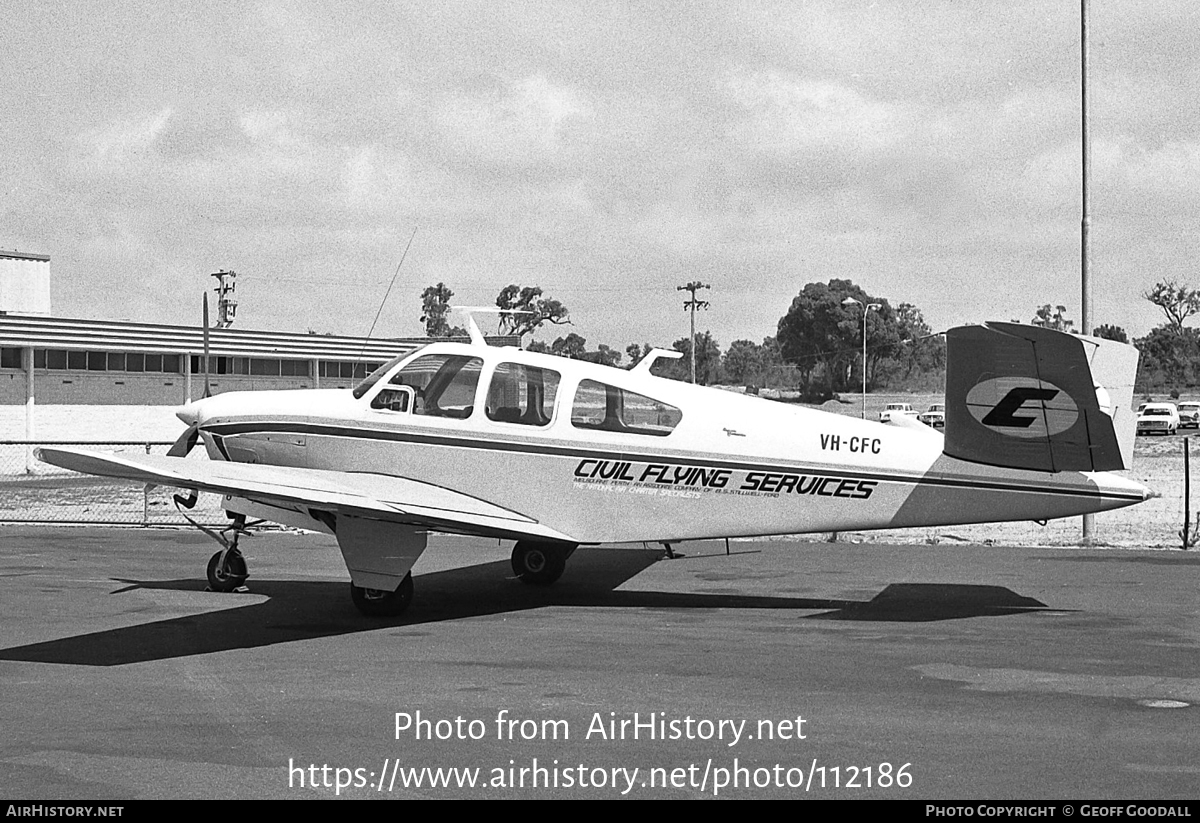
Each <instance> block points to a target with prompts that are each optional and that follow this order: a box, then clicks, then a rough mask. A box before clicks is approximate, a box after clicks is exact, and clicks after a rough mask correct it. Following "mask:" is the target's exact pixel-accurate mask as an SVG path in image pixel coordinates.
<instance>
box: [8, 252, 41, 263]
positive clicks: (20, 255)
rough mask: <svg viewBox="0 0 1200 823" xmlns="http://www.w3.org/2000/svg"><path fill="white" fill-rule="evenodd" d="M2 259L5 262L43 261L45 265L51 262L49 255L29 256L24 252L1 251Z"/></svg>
mask: <svg viewBox="0 0 1200 823" xmlns="http://www.w3.org/2000/svg"><path fill="white" fill-rule="evenodd" d="M0 259H5V260H41V261H42V262H43V263H49V262H50V255H48V254H29V253H28V252H23V251H5V250H4V249H0Z"/></svg>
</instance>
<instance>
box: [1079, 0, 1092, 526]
mask: <svg viewBox="0 0 1200 823" xmlns="http://www.w3.org/2000/svg"><path fill="white" fill-rule="evenodd" d="M1089 4H1090V0H1080V7H1079V40H1080V49H1079V53H1080V118H1079V119H1080V127H1081V130H1082V137H1083V190H1082V192H1081V194H1082V199H1083V206H1082V208H1083V217H1082V220H1081V221H1080V244H1081V245H1080V272H1079V274H1080V282H1081V284H1082V289H1081V291H1082V294H1081V298H1082V303H1083V307H1082V310H1081V311H1080V315H1081V317H1082V323H1081V324H1080V325H1081V328H1080V331H1082V332H1083V333H1084V334H1091V333H1092V323H1093V320H1094V318H1093V317H1092V283H1091V274H1092V237H1091V234H1092V204H1091V197H1090V193H1089V192H1088V178H1089V177H1090V176H1091V173H1092V156H1091V146H1090V144H1089V142H1088V122H1087V89H1088V76H1087V69H1088V37H1087V30H1088V6H1089ZM1095 542H1096V517H1095V515H1092V514H1085V515H1084V516H1083V543H1084V545H1089V546H1090V545H1091V544H1092V543H1095Z"/></svg>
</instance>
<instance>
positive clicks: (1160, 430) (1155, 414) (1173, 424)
mask: <svg viewBox="0 0 1200 823" xmlns="http://www.w3.org/2000/svg"><path fill="white" fill-rule="evenodd" d="M1178 430H1179V411H1178V410H1177V409H1176V408H1175V405H1174V404H1173V403H1147V404H1146V405H1145V407H1143V408H1142V411H1141V413H1140V414H1138V419H1137V433H1138V434H1174V433H1175V432H1176V431H1178Z"/></svg>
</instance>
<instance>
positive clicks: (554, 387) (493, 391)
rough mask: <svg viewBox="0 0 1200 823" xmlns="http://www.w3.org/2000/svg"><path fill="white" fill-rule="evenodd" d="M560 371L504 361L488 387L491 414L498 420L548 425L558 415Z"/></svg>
mask: <svg viewBox="0 0 1200 823" xmlns="http://www.w3.org/2000/svg"><path fill="white" fill-rule="evenodd" d="M558 382H559V374H558V372H556V371H551V370H550V369H542V368H538V367H536V366H526V365H523V364H521V363H501V364H500V365H499V366H497V367H496V371H495V372H494V373H493V374H492V382H491V384H490V385H489V386H488V395H487V403H486V404H485V407H486V409H487V416H488V419H489V420H495V421H496V422H498V423H519V424H521V425H525V426H545V425H548V424H549V423H550V420H551V418H553V417H554V400H555V398H556V397H557V396H558Z"/></svg>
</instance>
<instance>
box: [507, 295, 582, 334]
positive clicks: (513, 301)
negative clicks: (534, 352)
mask: <svg viewBox="0 0 1200 823" xmlns="http://www.w3.org/2000/svg"><path fill="white" fill-rule="evenodd" d="M496 305H497V306H499V307H500V308H502V309H506V310H508V311H512V312H521V313H520V314H515V313H514V314H501V315H500V333H501V334H515V335H518V336H520V335H525V334H529V333H531V332H533V331H536V330H537V329H538V327H540V326H541V325H542V324H543V323H553V324H554V325H556V326H561V325H563V324H570V322H571V318H570V316H569V314H570V313H569V312H568V310H567V307H566V306H564V305H563V304H562V303H560V302H559V301H557V300H552V299H551V298H549V297H543V296H542V290H541V289H540V288H538V287H537V286H525V287H524V288H522V287H520V286H517V285H516V284H510V285H507V286H505V287H504V288H503V289H501V290H500V294H499V295H498V296H497V297H496Z"/></svg>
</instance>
